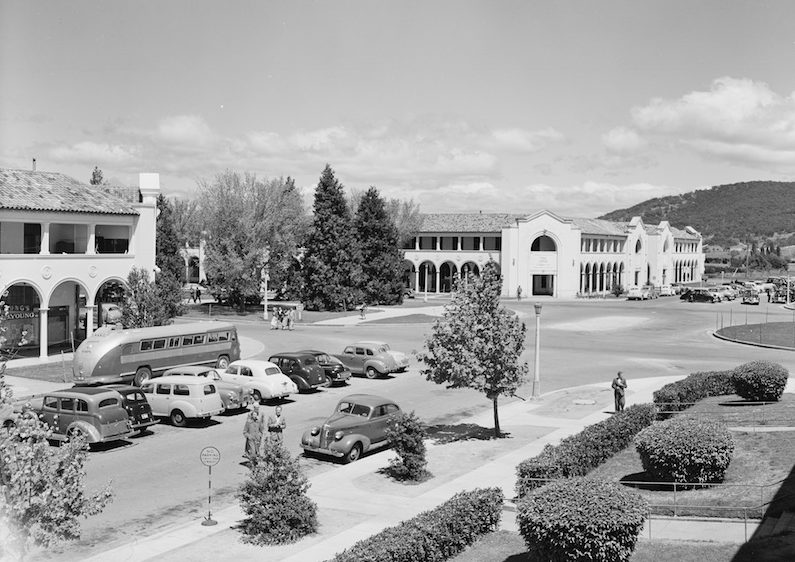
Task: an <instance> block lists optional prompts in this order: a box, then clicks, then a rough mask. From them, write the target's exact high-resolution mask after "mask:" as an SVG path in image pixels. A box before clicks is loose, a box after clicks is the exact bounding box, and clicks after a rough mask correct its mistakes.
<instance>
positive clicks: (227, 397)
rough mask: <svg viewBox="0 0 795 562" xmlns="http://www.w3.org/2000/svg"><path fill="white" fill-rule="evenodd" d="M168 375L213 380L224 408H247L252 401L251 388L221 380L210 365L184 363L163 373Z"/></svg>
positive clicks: (165, 375)
mask: <svg viewBox="0 0 795 562" xmlns="http://www.w3.org/2000/svg"><path fill="white" fill-rule="evenodd" d="M170 375H183V376H186V377H205V378H206V379H208V380H211V381H213V383H214V384H215V386H216V387H218V392H220V393H221V401H222V402H223V403H224V409H225V410H240V409H242V408H247V407H248V405H249V404H251V403H253V402H254V396H253V395H252V392H251V389H249V388H248V387H246V386H245V385H242V384H239V383H236V382H232V381H225V380H223V378H222V377H221V375H220V374H218V371H217V370H216V369H213V368H212V367H207V366H204V365H185V366H183V367H174V368H173V369H169V370H167V371H166V372H164V373H163V376H164V377H167V376H170ZM153 376H154V375H153Z"/></svg>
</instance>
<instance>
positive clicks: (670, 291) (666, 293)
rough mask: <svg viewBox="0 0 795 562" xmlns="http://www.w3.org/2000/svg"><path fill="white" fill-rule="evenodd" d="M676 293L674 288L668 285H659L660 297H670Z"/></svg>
mask: <svg viewBox="0 0 795 562" xmlns="http://www.w3.org/2000/svg"><path fill="white" fill-rule="evenodd" d="M675 294H676V292H675V291H674V288H673V287H671V286H670V285H660V296H661V297H672V296H674V295H675Z"/></svg>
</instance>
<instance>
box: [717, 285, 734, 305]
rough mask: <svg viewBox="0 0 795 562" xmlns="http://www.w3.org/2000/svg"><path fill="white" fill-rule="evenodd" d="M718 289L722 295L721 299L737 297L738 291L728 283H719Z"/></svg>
mask: <svg viewBox="0 0 795 562" xmlns="http://www.w3.org/2000/svg"><path fill="white" fill-rule="evenodd" d="M718 291H720V293H721V295H722V296H723V300H730V301H733V300H734V299H736V298H737V294H738V291H737V289H735V288H734V287H732V286H731V285H730V284H724V285H721V286H720V287H718Z"/></svg>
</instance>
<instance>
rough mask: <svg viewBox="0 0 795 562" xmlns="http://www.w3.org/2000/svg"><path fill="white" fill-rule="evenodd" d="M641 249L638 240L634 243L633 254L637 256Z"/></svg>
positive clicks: (641, 246)
mask: <svg viewBox="0 0 795 562" xmlns="http://www.w3.org/2000/svg"><path fill="white" fill-rule="evenodd" d="M641 248H643V245H642V244H641V243H640V240H638V241H637V242H635V253H636V254H639V253H640V250H641Z"/></svg>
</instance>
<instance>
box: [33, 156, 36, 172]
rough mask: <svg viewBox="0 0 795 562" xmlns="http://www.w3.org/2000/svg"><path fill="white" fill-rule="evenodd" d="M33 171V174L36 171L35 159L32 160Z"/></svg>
mask: <svg viewBox="0 0 795 562" xmlns="http://www.w3.org/2000/svg"><path fill="white" fill-rule="evenodd" d="M33 171H34V172H35V171H36V159H35V158H34V159H33Z"/></svg>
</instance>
